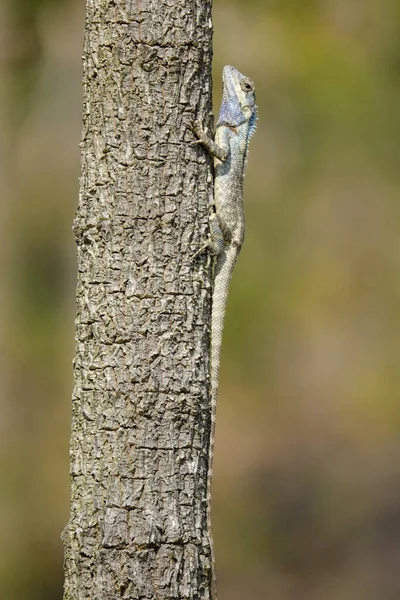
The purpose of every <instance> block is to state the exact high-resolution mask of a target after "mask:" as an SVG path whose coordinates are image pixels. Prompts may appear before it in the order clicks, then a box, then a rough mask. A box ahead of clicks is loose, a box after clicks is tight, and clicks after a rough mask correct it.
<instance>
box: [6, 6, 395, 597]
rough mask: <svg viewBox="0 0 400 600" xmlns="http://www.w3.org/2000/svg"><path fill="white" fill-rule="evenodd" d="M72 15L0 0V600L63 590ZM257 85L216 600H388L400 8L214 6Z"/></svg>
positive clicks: (80, 14) (223, 407)
mask: <svg viewBox="0 0 400 600" xmlns="http://www.w3.org/2000/svg"><path fill="white" fill-rule="evenodd" d="M83 4H84V3H83V2H82V0H57V1H56V0H3V3H2V4H1V5H0V58H1V63H0V66H1V85H0V130H1V136H0V152H1V164H0V181H1V203H0V271H1V281H2V285H1V290H0V303H1V312H0V314H1V315H2V323H1V330H2V332H1V333H2V343H1V350H0V351H1V358H2V360H1V367H0V369H1V373H0V396H1V405H0V410H1V415H0V427H1V431H0V433H1V436H0V451H1V454H0V469H1V474H2V477H1V480H2V485H1V494H0V531H1V538H2V546H3V549H2V552H1V557H0V597H1V598H2V599H4V600H56V599H60V598H61V595H62V547H61V542H60V539H59V536H60V532H61V530H62V528H63V527H64V526H65V524H66V522H67V519H68V504H69V497H68V496H69V478H68V441H69V431H70V396H71V390H72V367H71V360H72V357H73V336H74V322H73V321H74V313H75V308H74V294H75V247H74V243H73V238H72V232H71V225H72V220H73V216H74V212H75V208H76V204H77V196H78V177H79V149H78V144H79V139H80V127H81V116H80V113H81V50H82V36H83V27H84V6H83ZM214 27H215V36H214V50H215V61H214V67H215V72H214V80H215V88H216V90H215V106H216V107H217V106H218V102H219V98H220V77H221V68H222V66H223V65H224V64H233V65H234V66H236V67H237V68H239V69H240V70H241V71H242V72H244V73H245V74H246V75H248V76H250V77H252V78H253V79H254V80H255V82H256V89H257V102H258V105H259V114H260V120H259V127H258V131H257V134H256V136H255V137H254V140H253V142H252V146H251V150H250V160H249V167H248V172H247V175H246V189H245V203H246V219H247V233H246V241H245V246H244V248H243V252H242V255H241V257H240V260H239V263H238V266H237V269H236V272H235V276H234V281H233V283H232V292H231V296H230V299H229V311H228V316H227V324H226V333H225V340H224V341H225V343H224V351H223V365H222V374H221V392H220V403H219V409H218V428H217V442H216V465H215V480H214V511H213V512H214V519H213V526H214V531H215V545H216V553H217V563H218V571H219V584H220V585H219V587H220V598H221V600H224V599H228V598H230V599H231V600H239V599H240V600H243V599H244V598H246V599H247V598H249V599H254V600H255V599H257V600H262V599H266V600H267V599H268V600H270V599H272V600H303V599H304V600H375V599H376V600H394V599H395V598H399V597H400V466H399V454H400V436H399V434H400V411H399V405H400V403H399V400H400V398H399V395H400V394H399V389H400V370H399V362H400V324H399V317H400V241H399V233H400V224H399V213H400V206H399V201H398V196H399V192H398V189H399V184H400V170H399V166H398V162H399V153H400V152H399V140H400V110H399V97H400V96H399V92H400V3H399V1H398V0H380V2H376V1H374V0H303V1H301V0H286V1H282V0H281V1H278V0H269V1H261V0H246V1H245V0H242V1H239V0H215V10H214Z"/></svg>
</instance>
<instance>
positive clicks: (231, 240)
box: [192, 66, 257, 600]
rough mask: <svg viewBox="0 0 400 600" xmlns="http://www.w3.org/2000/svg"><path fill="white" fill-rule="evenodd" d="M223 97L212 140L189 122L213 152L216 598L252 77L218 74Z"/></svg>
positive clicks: (227, 71) (229, 71)
mask: <svg viewBox="0 0 400 600" xmlns="http://www.w3.org/2000/svg"><path fill="white" fill-rule="evenodd" d="M222 81H223V89H222V103H221V109H220V113H219V118H218V121H217V125H216V132H215V138H214V140H212V139H211V138H210V137H209V136H208V135H207V131H206V130H205V129H203V127H202V124H201V123H200V122H199V121H196V122H195V123H193V126H192V128H193V131H194V133H195V135H196V137H197V138H198V139H197V140H196V142H193V143H195V144H196V143H197V144H201V145H203V146H204V147H205V148H206V149H207V150H208V152H209V153H210V154H211V155H212V156H213V157H214V204H215V207H214V208H215V211H213V212H212V214H211V215H210V236H209V239H208V240H207V243H206V244H205V245H204V246H203V248H201V249H200V250H199V252H197V253H196V254H199V253H200V252H202V251H203V250H205V249H206V248H208V249H209V250H210V251H211V253H212V254H214V255H215V256H216V259H215V263H214V273H213V293H212V308H211V435H210V449H209V465H208V480H207V521H208V534H209V541H210V548H211V560H212V571H213V593H212V596H213V599H214V600H216V598H217V588H216V574H215V559H214V549H213V542H212V535H211V479H212V471H213V454H214V439H215V417H216V408H217V395H218V379H219V366H220V358H221V345H222V332H223V326H224V317H225V310H226V302H227V298H228V290H229V284H230V281H231V277H232V272H233V268H234V266H235V264H236V260H237V257H238V255H239V252H240V249H241V247H242V243H243V239H244V210H243V179H244V172H245V168H246V164H247V154H248V148H249V141H250V138H251V136H252V135H253V133H254V131H255V128H256V119H257V107H256V104H255V93H254V83H253V81H252V80H251V79H249V78H248V77H245V76H244V75H242V74H241V73H240V72H239V71H238V70H237V69H235V68H234V67H231V66H226V67H224V69H223V74H222Z"/></svg>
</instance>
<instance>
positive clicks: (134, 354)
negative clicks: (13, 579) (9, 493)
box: [63, 0, 212, 600]
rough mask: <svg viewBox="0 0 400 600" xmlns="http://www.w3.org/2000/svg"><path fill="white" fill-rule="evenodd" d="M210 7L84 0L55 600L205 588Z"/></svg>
mask: <svg viewBox="0 0 400 600" xmlns="http://www.w3.org/2000/svg"><path fill="white" fill-rule="evenodd" d="M211 4H212V0H175V1H174V0H163V1H162V0H118V1H115V0H87V17H86V29H85V42H84V54H83V64H84V74H83V90H84V94H83V96H84V97H83V106H84V108H83V136H82V144H81V151H82V167H81V181H80V201H79V207H78V211H77V216H76V220H75V224H74V231H75V237H76V242H77V252H78V284H77V320H76V358H75V361H74V377H75V386H74V393H73V420H72V434H71V513H70V520H69V523H68V525H67V527H66V529H65V531H64V533H63V540H64V546H65V593H64V599H65V600H72V599H73V600H78V599H79V600H81V599H90V600H103V599H104V600H112V599H113V598H132V599H133V598H134V599H142V598H143V599H144V598H146V599H149V598H154V599H157V600H158V599H162V598H168V599H170V598H179V599H184V598H196V599H200V598H201V599H204V600H207V599H208V598H209V597H210V586H211V562H210V546H209V540H208V535H207V523H206V483H207V467H208V446H209V433H210V405H209V393H208V392H209V389H208V387H209V372H208V371H209V339H208V337H209V334H208V325H209V317H210V270H209V266H208V265H209V262H210V261H208V260H205V259H204V260H202V259H200V260H199V261H197V262H193V261H192V260H191V257H192V256H193V254H194V252H195V251H196V250H197V249H198V248H199V247H200V245H201V243H202V241H203V240H204V238H205V236H206V231H207V222H208V204H209V202H210V196H211V194H212V187H211V186H212V179H211V164H210V160H209V159H208V158H207V157H206V156H205V153H204V151H202V150H201V149H199V148H198V147H197V146H190V145H189V142H190V141H191V140H192V139H193V136H192V134H191V132H190V131H189V130H188V125H189V124H190V122H191V121H192V120H193V119H194V118H195V117H199V118H201V119H203V120H204V119H205V121H206V122H208V124H209V125H210V123H211V116H210V115H211V40H212V25H211ZM206 265H207V266H206Z"/></svg>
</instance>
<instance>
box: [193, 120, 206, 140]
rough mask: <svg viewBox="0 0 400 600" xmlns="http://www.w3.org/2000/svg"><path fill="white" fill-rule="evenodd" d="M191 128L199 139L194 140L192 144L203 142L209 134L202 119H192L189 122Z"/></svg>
mask: <svg viewBox="0 0 400 600" xmlns="http://www.w3.org/2000/svg"><path fill="white" fill-rule="evenodd" d="M189 128H190V129H191V130H192V131H193V133H194V135H195V136H196V137H197V140H196V141H195V142H192V144H201V143H202V138H204V137H205V136H206V135H207V127H203V125H202V123H201V121H199V120H198V119H196V120H195V121H191V123H190V124H189Z"/></svg>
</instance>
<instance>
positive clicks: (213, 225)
mask: <svg viewBox="0 0 400 600" xmlns="http://www.w3.org/2000/svg"><path fill="white" fill-rule="evenodd" d="M209 225H210V234H209V236H208V238H207V240H206V242H205V244H203V246H202V247H201V248H200V249H199V250H197V252H196V253H195V254H194V255H193V258H192V260H194V259H195V258H197V256H198V255H199V254H202V253H203V252H205V251H206V250H207V251H208V252H209V253H210V254H212V255H213V256H218V254H221V252H222V251H223V249H224V236H223V234H222V231H221V227H220V225H219V221H218V217H217V215H216V214H215V213H212V214H211V215H210V220H209Z"/></svg>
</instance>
